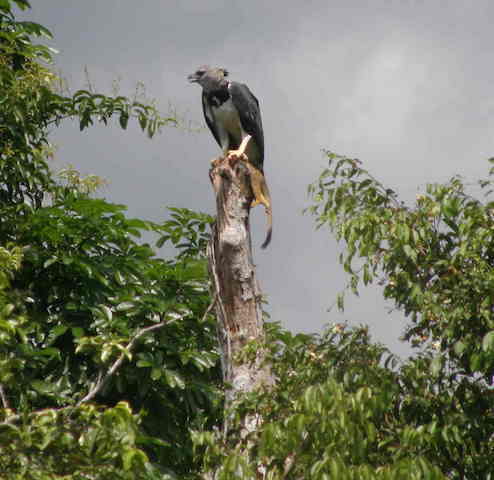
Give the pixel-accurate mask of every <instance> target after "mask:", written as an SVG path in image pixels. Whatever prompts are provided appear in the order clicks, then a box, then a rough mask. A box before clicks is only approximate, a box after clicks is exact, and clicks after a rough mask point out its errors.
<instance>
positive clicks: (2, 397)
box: [0, 383, 10, 408]
mask: <svg viewBox="0 0 494 480" xmlns="http://www.w3.org/2000/svg"><path fill="white" fill-rule="evenodd" d="M0 400H2V405H3V408H10V407H9V401H8V400H7V395H6V394H5V390H4V388H3V385H2V384H1V383H0Z"/></svg>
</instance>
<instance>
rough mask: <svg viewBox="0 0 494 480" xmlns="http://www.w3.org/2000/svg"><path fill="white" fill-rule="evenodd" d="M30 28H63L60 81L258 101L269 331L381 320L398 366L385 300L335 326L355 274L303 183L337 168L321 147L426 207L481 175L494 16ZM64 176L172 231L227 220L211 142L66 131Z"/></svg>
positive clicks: (116, 14) (172, 19)
mask: <svg viewBox="0 0 494 480" xmlns="http://www.w3.org/2000/svg"><path fill="white" fill-rule="evenodd" d="M32 3H33V7H34V8H33V10H32V11H31V12H30V13H29V15H28V16H29V17H30V19H33V20H34V21H37V22H39V23H41V24H43V25H45V26H47V27H48V28H50V29H51V31H52V32H53V34H54V36H55V41H54V46H56V47H57V48H58V49H59V50H60V55H58V57H57V68H59V69H60V70H61V72H62V74H63V76H64V77H65V78H66V79H67V80H68V81H69V84H70V86H71V88H72V89H73V90H75V89H77V88H81V87H82V86H84V82H85V80H84V67H85V66H87V69H88V71H89V73H90V77H91V80H92V83H93V84H94V86H95V87H96V89H98V90H104V91H106V92H110V90H111V85H112V81H113V80H114V79H116V78H120V79H121V81H120V84H121V92H122V93H123V94H130V93H131V92H132V90H133V87H134V86H135V84H136V82H139V81H142V82H144V84H145V85H146V90H147V92H148V94H149V96H151V97H154V98H156V99H157V100H158V103H159V106H160V107H161V109H162V110H165V111H166V110H167V108H168V105H169V104H170V103H171V104H172V105H173V106H175V107H176V108H177V109H178V110H179V111H180V112H182V113H184V114H185V115H186V117H187V118H188V119H190V120H193V121H196V122H200V123H201V124H203V120H202V110H201V102H200V89H199V88H198V87H197V86H195V85H190V84H188V83H187V81H186V76H187V74H189V73H191V72H192V71H194V70H195V69H196V67H197V66H199V65H202V64H205V63H208V64H211V65H217V66H222V67H226V68H228V70H229V71H230V73H231V78H232V79H235V80H239V81H242V82H245V83H247V84H248V85H249V86H250V88H251V89H252V91H253V92H254V93H255V94H256V96H257V97H258V98H259V99H260V102H261V109H262V114H263V123H264V129H265V138H266V158H265V171H266V176H267V179H268V183H269V185H270V188H271V193H272V197H273V203H274V212H273V213H274V237H273V242H272V244H271V245H270V247H269V248H268V249H267V250H266V251H261V250H260V249H259V245H260V243H261V242H262V240H263V237H264V233H265V226H264V222H265V219H264V215H263V210H262V208H258V209H256V211H255V212H254V214H253V216H254V222H253V236H254V242H255V245H256V247H255V252H254V255H255V259H256V261H257V265H258V274H259V276H260V282H261V286H262V289H263V290H264V292H265V293H266V294H267V296H268V298H269V302H270V305H269V311H270V313H271V316H272V319H274V320H279V321H281V322H282V323H283V324H284V325H285V326H286V327H288V328H290V329H292V330H296V331H320V329H321V328H322V326H323V324H325V323H327V322H335V321H342V320H348V321H350V323H354V324H358V323H367V324H369V325H370V327H371V332H372V334H373V336H374V338H375V339H377V340H380V341H382V342H384V343H386V344H387V345H389V346H390V347H391V348H392V350H393V351H395V352H397V353H401V354H404V353H406V352H407V351H408V350H407V347H406V346H405V345H403V344H400V343H399V341H398V337H399V336H400V333H401V332H402V330H403V326H404V320H403V317H402V316H401V314H400V313H399V312H392V313H388V310H389V307H390V305H386V304H385V303H384V302H383V300H382V299H381V292H380V290H379V288H378V287H375V288H369V289H366V290H365V291H363V292H362V295H361V296H360V297H359V298H354V297H348V299H347V309H346V311H345V313H344V314H339V313H338V312H336V311H332V312H330V313H328V312H327V308H328V306H330V305H331V304H332V303H333V301H334V299H335V297H336V293H337V292H338V291H340V290H341V289H342V288H343V286H344V285H345V283H346V281H347V278H346V276H345V275H344V274H343V272H342V268H341V267H340V266H339V264H338V262H337V258H338V254H339V252H340V247H339V246H338V245H337V244H336V242H335V241H334V239H333V238H332V237H331V235H330V233H329V232H328V231H317V232H316V231H315V230H314V222H313V220H312V218H310V217H309V216H306V215H305V216H303V215H302V210H303V208H305V207H306V206H307V205H308V199H307V196H306V187H307V185H308V184H309V183H310V182H311V181H313V180H314V179H315V178H316V177H317V175H318V174H319V173H320V171H321V169H322V168H323V167H324V166H325V160H324V158H323V155H322V154H321V149H323V148H328V149H330V150H332V151H335V152H338V153H341V154H345V155H348V156H352V157H358V158H360V159H361V160H362V161H363V162H364V165H365V167H366V168H367V169H369V170H370V171H371V172H372V173H373V174H374V175H375V176H376V177H377V178H379V179H380V180H381V181H382V182H384V184H386V185H387V186H389V187H390V188H393V189H395V190H397V191H398V192H399V194H400V195H401V196H402V197H403V198H405V199H406V200H409V201H412V200H413V199H414V198H415V195H416V194H417V192H418V189H419V188H422V187H423V186H424V184H425V183H427V182H441V181H444V180H446V179H448V178H450V177H451V176H453V175H454V174H460V175H463V176H465V177H467V178H480V177H482V176H484V175H485V173H486V171H487V163H486V159H487V158H488V157H490V156H492V154H493V153H494V148H493V147H494V138H493V132H494V130H493V127H494V125H493V124H494V97H493V96H492V95H491V92H492V85H493V84H494V81H493V80H494V78H493V77H494V66H493V65H494V62H493V52H492V51H493V47H492V20H493V18H494V3H493V2H490V1H482V0H476V1H475V2H468V1H461V0H456V1H454V0H450V1H446V0H443V1H440V0H422V1H419V0H415V1H414V0H394V1H393V0H387V1H385V0H373V1H372V2H371V1H368V0H361V1H349V0H326V1H310V0H306V1H304V2H301V1H295V0H271V1H269V2H268V1H257V0H249V1H244V0H242V1H239V0H175V1H172V0H142V1H141V2H135V1H131V0H99V1H96V0H92V1H91V0H85V1H83V2H81V1H79V0H44V1H41V0H32ZM53 140H54V142H55V143H56V144H58V146H59V149H58V153H57V160H56V161H57V163H58V164H59V165H65V164H67V163H71V164H73V165H75V166H76V167H77V168H78V169H79V170H81V171H82V172H84V173H94V174H97V175H100V176H102V177H105V178H106V179H107V180H108V181H109V182H110V185H109V187H108V188H107V189H105V190H104V191H103V195H104V196H105V197H107V198H108V199H109V200H111V201H114V202H119V203H124V204H126V205H128V207H129V214H130V215H132V216H140V217H144V218H149V219H152V220H161V219H163V218H164V216H165V214H166V212H165V208H164V207H165V206H168V205H169V206H183V207H188V208H191V209H195V210H202V211H207V212H211V213H212V212H213V206H214V201H213V195H212V189H211V186H210V184H209V179H208V168H209V160H210V159H211V158H213V157H215V156H216V155H217V154H218V151H219V150H218V147H217V145H216V143H215V142H214V140H213V138H212V136H211V135H210V134H209V132H207V131H206V130H204V131H201V132H198V133H190V132H186V131H183V130H177V129H165V130H164V132H163V134H162V135H159V136H158V137H155V138H154V139H153V140H152V141H149V140H148V139H146V138H145V137H144V136H143V135H142V134H140V133H139V132H138V129H137V128H135V127H132V128H130V131H129V132H121V131H120V130H119V129H118V128H116V127H111V128H104V127H96V128H92V129H90V130H88V131H86V132H83V133H82V134H80V133H79V131H78V127H77V125H76V124H71V123H67V124H66V125H64V126H63V127H62V128H61V129H60V130H59V131H57V132H55V133H54V137H53Z"/></svg>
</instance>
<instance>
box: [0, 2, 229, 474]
mask: <svg viewBox="0 0 494 480" xmlns="http://www.w3.org/2000/svg"><path fill="white" fill-rule="evenodd" d="M13 3H14V2H10V1H8V0H0V104H1V107H2V108H1V109H0V407H1V408H0V477H1V478H5V479H21V478H22V479H30V478H32V479H40V480H41V479H43V480H44V479H52V478H64V479H82V478H84V479H110V478H111V479H113V478H121V479H126V478H128V479H131V478H132V479H134V478H149V479H154V478H161V479H165V478H177V475H180V478H186V476H187V475H193V473H194V471H195V469H196V466H197V465H196V464H195V463H194V461H193V458H192V444H191V439H190V433H189V429H190V428H191V427H194V428H205V427H209V426H211V425H212V424H213V423H214V422H216V421H217V418H218V415H219V413H220V409H219V407H220V406H221V395H220V392H219V390H218V386H219V381H220V372H219V365H218V354H217V352H216V340H215V329H214V323H213V319H212V317H211V316H209V315H205V311H206V309H207V307H208V305H209V304H210V297H209V293H208V279H207V271H206V262H205V256H204V251H203V249H204V245H205V240H206V237H207V234H206V227H207V223H209V222H210V221H211V219H210V217H208V216H207V215H203V214H197V213H194V212H191V211H189V210H186V209H172V218H170V219H169V220H167V221H165V222H164V223H163V224H156V223H152V222H148V221H144V220H140V219H132V218H128V217H127V216H126V215H125V207H124V206H122V205H114V204H111V203H109V202H107V201H105V200H103V199H98V198H93V197H91V193H93V192H94V191H95V190H96V189H97V188H98V186H99V184H100V183H101V182H100V180H99V179H98V178H97V177H94V176H90V177H87V178H82V177H81V176H80V175H79V174H78V173H77V172H76V171H75V170H74V169H73V168H67V169H65V170H64V171H63V172H62V173H61V180H62V181H59V180H57V178H56V177H55V176H54V175H53V174H52V172H51V171H50V169H49V167H48V160H49V157H50V156H51V150H52V147H51V146H50V143H49V137H48V133H49V130H50V129H53V128H54V127H56V126H57V125H59V123H60V122H61V121H62V120H63V119H64V118H67V117H70V118H76V119H78V120H79V122H80V127H81V129H83V128H86V127H87V126H89V125H91V124H93V123H94V122H95V121H100V122H103V123H104V124H106V123H107V121H108V119H109V118H111V117H113V116H116V117H118V119H119V124H120V126H121V127H122V128H124V129H125V128H126V126H127V122H128V120H129V118H135V119H137V120H138V123H139V125H140V127H141V128H142V130H143V131H145V132H146V133H147V134H148V135H150V136H152V135H153V134H154V133H155V132H156V131H157V130H158V129H159V128H160V127H161V126H163V125H168V124H174V120H173V119H171V118H163V117H161V116H160V115H159V113H158V112H157V111H156V110H155V108H154V107H152V106H150V105H144V104H141V103H138V102H135V101H131V100H129V99H127V98H126V97H108V96H104V95H99V94H94V93H92V92H89V91H79V92H76V93H75V94H74V95H73V96H69V97H64V96H62V95H60V94H59V93H56V92H55V88H54V83H55V81H56V78H55V76H54V75H53V74H52V73H51V72H50V71H49V70H48V69H47V67H46V66H44V64H42V63H41V62H47V61H49V60H50V59H51V54H52V51H51V50H50V49H49V48H47V47H44V46H42V45H36V44H34V43H33V42H32V40H31V38H32V37H33V36H40V35H43V36H47V37H49V36H50V33H49V32H48V30H46V29H45V28H44V27H42V26H41V25H37V24H34V23H31V22H18V21H16V19H15V17H14V14H13V11H12V5H13ZM15 4H16V5H17V6H19V7H21V8H23V9H25V8H28V7H29V4H28V2H26V1H24V0H17V1H15ZM143 233H146V234H147V235H148V237H149V236H151V235H154V236H157V237H158V239H159V244H160V246H161V245H162V244H163V243H164V242H165V241H167V240H171V241H172V242H173V244H174V245H175V246H176V247H177V248H178V250H179V253H178V254H177V256H176V257H174V258H171V259H163V258H160V257H158V256H156V252H155V250H154V249H153V248H151V246H150V245H148V244H146V243H143V242H142V241H141V240H140V237H141V235H142V234H143Z"/></svg>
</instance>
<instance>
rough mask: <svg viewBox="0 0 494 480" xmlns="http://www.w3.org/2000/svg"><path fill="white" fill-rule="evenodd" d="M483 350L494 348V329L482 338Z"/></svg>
mask: <svg viewBox="0 0 494 480" xmlns="http://www.w3.org/2000/svg"><path fill="white" fill-rule="evenodd" d="M482 350H484V352H488V351H492V350H494V330H493V331H490V332H489V333H487V334H486V335H484V338H483V340H482Z"/></svg>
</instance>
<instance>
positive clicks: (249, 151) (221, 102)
mask: <svg viewBox="0 0 494 480" xmlns="http://www.w3.org/2000/svg"><path fill="white" fill-rule="evenodd" d="M227 76H228V72H227V71H226V70H225V69H224V68H212V67H209V66H203V67H199V68H198V69H197V71H196V72H195V73H193V74H191V75H189V76H188V79H189V81H190V82H191V83H198V84H199V85H200V86H201V87H202V108H203V112H204V118H205V119H206V123H207V125H208V127H209V129H210V130H211V133H212V134H213V136H214V138H215V139H216V141H217V142H218V144H219V146H220V147H221V149H222V150H223V157H227V158H228V159H241V160H248V162H247V165H248V166H249V171H250V176H251V186H252V191H253V193H254V201H253V202H252V207H254V206H256V205H258V204H263V205H264V207H265V209H266V215H267V217H268V232H267V235H266V239H265V240H264V243H263V244H262V245H261V247H262V248H266V247H267V246H268V244H269V242H270V241H271V234H272V224H273V220H272V213H271V196H270V194H269V189H268V186H267V184H266V179H265V177H264V172H263V163H264V134H263V130H262V121H261V111H260V109H259V101H258V100H257V98H256V97H255V96H254V94H253V93H252V92H251V91H250V90H249V87H247V85H244V84H243V83H238V82H232V81H229V80H227V78H226V77H227ZM252 167H253V168H252Z"/></svg>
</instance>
